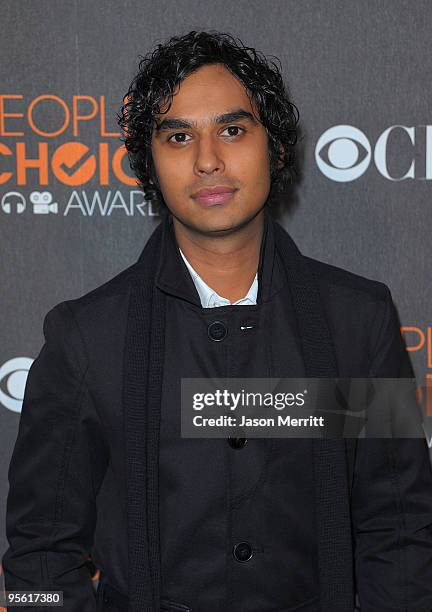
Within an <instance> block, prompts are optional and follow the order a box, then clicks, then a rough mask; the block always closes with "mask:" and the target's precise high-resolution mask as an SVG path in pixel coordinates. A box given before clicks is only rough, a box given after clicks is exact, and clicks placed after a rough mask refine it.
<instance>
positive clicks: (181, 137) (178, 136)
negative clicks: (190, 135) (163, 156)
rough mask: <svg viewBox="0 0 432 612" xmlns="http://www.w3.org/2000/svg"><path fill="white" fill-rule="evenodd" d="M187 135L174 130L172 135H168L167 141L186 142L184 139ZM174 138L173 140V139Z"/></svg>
mask: <svg viewBox="0 0 432 612" xmlns="http://www.w3.org/2000/svg"><path fill="white" fill-rule="evenodd" d="M186 136H187V134H185V133H184V132H176V133H175V134H173V135H172V136H170V137H169V138H168V142H170V141H171V142H177V143H179V144H180V143H182V142H188V141H187V140H185V137H186ZM173 139H175V140H173Z"/></svg>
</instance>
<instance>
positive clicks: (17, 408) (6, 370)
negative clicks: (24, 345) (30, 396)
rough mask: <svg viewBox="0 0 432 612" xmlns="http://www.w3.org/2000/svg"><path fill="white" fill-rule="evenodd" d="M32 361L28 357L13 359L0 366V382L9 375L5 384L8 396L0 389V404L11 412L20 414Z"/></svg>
mask: <svg viewBox="0 0 432 612" xmlns="http://www.w3.org/2000/svg"><path fill="white" fill-rule="evenodd" d="M33 361H34V360H33V359H30V358H29V357H15V358H13V359H9V361H6V362H5V363H4V364H3V365H2V366H0V381H1V380H3V378H4V377H5V376H8V374H9V377H8V379H7V382H6V389H7V391H8V393H9V395H8V394H7V393H5V392H4V391H3V390H2V389H1V388H0V402H1V403H2V404H3V406H5V408H7V409H8V410H12V412H21V408H22V401H23V398H24V390H25V386H26V382H27V375H28V371H29V370H30V366H31V364H32V363H33Z"/></svg>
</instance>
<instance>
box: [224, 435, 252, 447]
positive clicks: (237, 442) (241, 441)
mask: <svg viewBox="0 0 432 612" xmlns="http://www.w3.org/2000/svg"><path fill="white" fill-rule="evenodd" d="M227 439H228V444H229V445H230V446H231V448H243V447H244V446H245V444H246V442H247V438H232V437H229V438H227Z"/></svg>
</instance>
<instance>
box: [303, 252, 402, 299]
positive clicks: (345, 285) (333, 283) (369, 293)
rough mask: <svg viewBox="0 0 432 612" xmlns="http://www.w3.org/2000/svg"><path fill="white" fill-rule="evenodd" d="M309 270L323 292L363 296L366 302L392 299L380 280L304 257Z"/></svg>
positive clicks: (386, 287) (388, 290)
mask: <svg viewBox="0 0 432 612" xmlns="http://www.w3.org/2000/svg"><path fill="white" fill-rule="evenodd" d="M304 258H305V260H306V261H307V264H308V266H309V269H310V270H311V272H312V274H313V276H314V277H315V279H317V280H318V283H319V285H320V288H321V289H322V290H324V291H325V290H327V291H330V290H332V291H333V292H334V291H339V292H340V293H341V294H345V295H348V294H350V293H351V294H352V295H353V297H357V298H359V297H361V296H363V297H364V298H365V299H366V300H372V301H375V300H387V299H389V297H390V289H389V287H388V286H387V285H386V284H385V283H383V282H381V281H378V280H374V279H371V278H367V277H366V276H361V275H359V274H355V273H354V272H351V271H350V270H346V269H345V268H340V267H338V266H334V265H332V264H329V263H325V262H323V261H320V260H318V259H314V258H312V257H307V256H304Z"/></svg>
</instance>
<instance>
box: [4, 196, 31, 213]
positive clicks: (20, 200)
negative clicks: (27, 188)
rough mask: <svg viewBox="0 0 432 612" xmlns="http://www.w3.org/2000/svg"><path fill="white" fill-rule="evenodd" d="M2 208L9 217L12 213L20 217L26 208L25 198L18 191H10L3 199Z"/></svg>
mask: <svg viewBox="0 0 432 612" xmlns="http://www.w3.org/2000/svg"><path fill="white" fill-rule="evenodd" d="M1 207H2V209H3V211H4V212H5V213H6V214H7V215H10V214H11V213H12V211H14V212H17V213H18V214H19V215H20V214H21V213H23V212H24V211H25V208H26V201H25V197H24V196H23V195H22V193H19V192H18V191H9V192H8V193H5V194H4V196H3V197H2V199H1Z"/></svg>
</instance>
